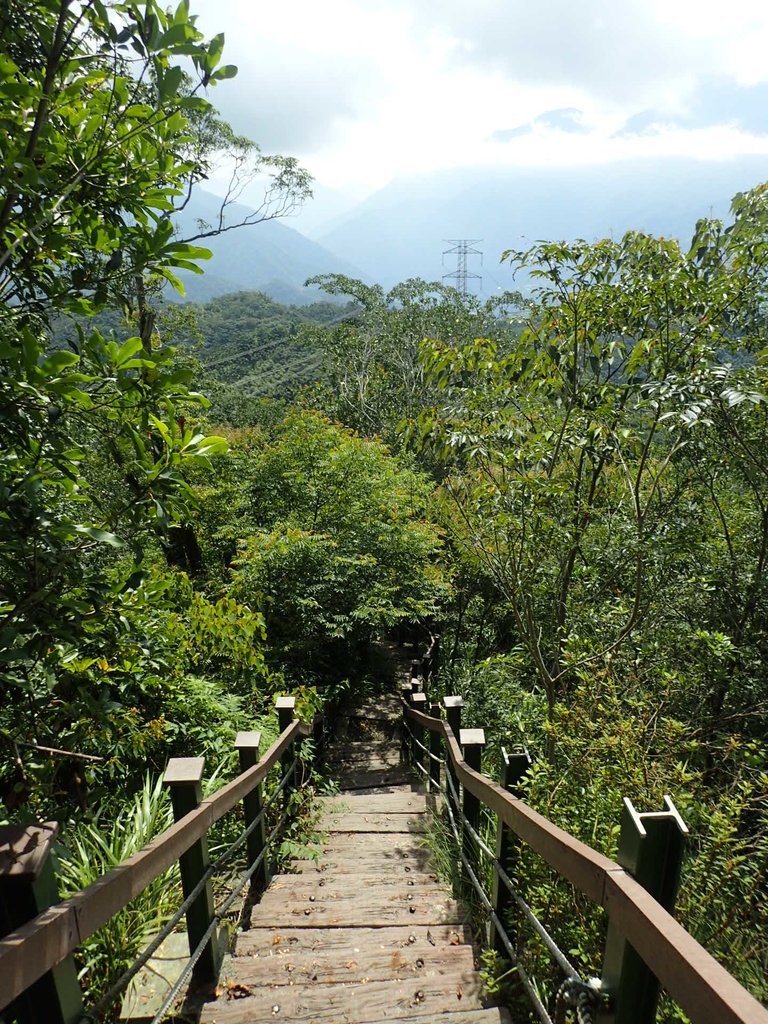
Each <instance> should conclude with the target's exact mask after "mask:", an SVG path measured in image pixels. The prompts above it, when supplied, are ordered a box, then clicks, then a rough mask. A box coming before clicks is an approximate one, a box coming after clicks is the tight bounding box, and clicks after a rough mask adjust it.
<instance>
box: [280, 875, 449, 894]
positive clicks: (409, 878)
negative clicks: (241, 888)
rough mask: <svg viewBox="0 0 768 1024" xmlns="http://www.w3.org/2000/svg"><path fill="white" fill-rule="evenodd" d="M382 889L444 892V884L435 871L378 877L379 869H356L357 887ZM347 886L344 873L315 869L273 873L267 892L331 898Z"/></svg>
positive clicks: (348, 883) (347, 877)
mask: <svg viewBox="0 0 768 1024" xmlns="http://www.w3.org/2000/svg"><path fill="white" fill-rule="evenodd" d="M377 886H378V887H380V888H385V889H387V890H389V891H394V890H395V889H397V890H399V891H401V892H404V893H408V892H410V891H411V889H412V888H417V889H420V890H424V889H427V888H432V889H436V890H438V891H440V892H445V887H444V886H443V885H442V883H441V882H440V881H439V879H438V877H437V875H436V874H435V873H431V874H430V873H428V872H426V871H412V872H410V873H408V874H406V873H404V872H403V873H401V875H400V876H399V877H398V878H395V879H392V878H386V879H383V878H382V877H381V874H380V872H378V871H377V872H357V883H356V885H355V888H357V889H361V890H362V889H372V888H375V887H377ZM349 888H350V880H349V876H348V875H346V874H338V875H336V874H333V873H331V872H318V873H316V874H314V875H311V874H302V875H273V876H272V878H271V880H270V883H269V889H268V890H267V891H268V892H276V893H283V894H285V893H292V894H293V895H294V896H297V897H298V896H300V895H305V896H306V897H309V896H315V897H323V898H326V897H327V898H328V899H332V898H333V894H334V893H335V892H338V890H339V889H342V890H348V889H349Z"/></svg>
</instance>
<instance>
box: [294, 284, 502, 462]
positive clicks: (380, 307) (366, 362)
mask: <svg viewBox="0 0 768 1024" xmlns="http://www.w3.org/2000/svg"><path fill="white" fill-rule="evenodd" d="M307 284H316V285H319V286H320V287H321V288H322V289H323V290H324V291H326V292H328V294H330V295H343V296H346V297H348V298H349V299H351V300H352V302H354V303H355V304H356V307H357V312H356V313H355V314H353V313H351V311H348V315H347V316H345V318H344V319H343V320H342V321H341V322H340V323H339V324H337V325H336V326H334V327H332V328H324V329H323V328H305V329H304V330H303V331H302V332H301V334H300V338H301V340H302V341H303V342H304V343H305V344H313V345H315V346H317V347H319V348H320V349H321V350H322V352H323V356H324V362H325V370H326V375H327V384H326V389H325V391H323V390H322V389H321V391H320V395H319V398H320V401H321V404H322V405H323V406H324V407H325V408H326V409H327V410H328V411H329V412H330V413H331V414H332V415H334V416H338V417H339V418H341V419H342V420H343V421H344V422H345V423H347V424H348V425H349V426H351V427H353V428H354V429H355V430H359V431H361V432H362V433H364V434H366V435H368V436H373V435H377V436H379V437H382V438H383V439H384V440H385V441H386V442H387V443H388V444H390V445H392V446H393V447H401V446H402V443H403V440H402V435H401V432H400V429H399V428H400V425H401V424H402V422H403V420H412V419H413V418H415V417H416V416H418V414H419V413H420V411H421V409H422V408H423V406H424V405H425V404H426V403H427V402H428V401H429V400H430V399H429V397H428V396H429V395H430V394H431V391H430V388H429V387H428V384H427V381H426V379H425V375H424V367H423V364H422V362H421V360H420V359H419V358H418V354H419V346H420V345H421V343H422V341H423V340H424V339H425V338H435V339H440V340H441V341H443V342H445V343H447V344H454V343H458V342H459V341H460V340H461V339H465V338H469V337H486V336H490V337H494V338H496V339H499V340H501V339H506V340H507V341H508V340H509V338H510V337H512V336H514V333H515V332H514V329H513V324H512V323H511V314H512V313H513V312H514V311H516V310H517V309H518V308H519V306H520V304H521V301H522V300H521V299H520V296H519V295H513V294H506V295H504V296H502V297H501V298H499V299H492V300H490V301H489V302H486V303H481V302H480V301H479V300H478V299H476V298H475V297H474V296H462V295H461V294H460V293H459V292H458V291H456V289H455V288H449V287H447V286H445V285H443V284H440V283H427V282H426V281H422V280H420V279H419V278H413V279H411V280H408V281H404V282H403V283H402V284H399V285H397V286H396V287H394V288H392V289H391V290H390V291H389V292H386V293H385V292H384V290H383V289H382V288H381V287H379V286H378V285H374V286H368V285H365V284H363V282H361V281H356V280H353V279H351V278H348V277H344V276H343V275H341V274H322V275H320V276H318V277H313V278H310V279H309V281H307ZM315 397H318V396H315Z"/></svg>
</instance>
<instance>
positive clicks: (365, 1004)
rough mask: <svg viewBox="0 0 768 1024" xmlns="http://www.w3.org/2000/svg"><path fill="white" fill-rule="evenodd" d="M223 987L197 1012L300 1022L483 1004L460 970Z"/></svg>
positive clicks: (409, 1016)
mask: <svg viewBox="0 0 768 1024" xmlns="http://www.w3.org/2000/svg"><path fill="white" fill-rule="evenodd" d="M235 983H236V982H235ZM236 984H237V983H236ZM222 989H223V993H222V994H223V995H224V999H219V1000H218V1001H217V1002H216V1003H211V1004H207V1005H205V1006H204V1007H203V1008H202V1012H201V1014H200V1021H201V1022H208V1024H237V1022H245V1021H250V1022H257V1021H267V1020H279V1021H301V1022H302V1024H326V1022H328V1024H339V1022H341V1021H354V1024H368V1022H372V1021H390V1020H418V1019H419V1018H421V1017H425V1016H427V1017H428V1016H433V1017H434V1016H436V1015H438V1014H444V1013H448V1014H452V1013H454V1012H465V1011H467V1010H479V1009H483V1005H482V1000H481V996H480V992H479V986H478V985H477V983H476V982H471V983H469V984H468V987H467V989H466V990H465V988H464V983H463V981H462V976H459V980H458V981H455V980H454V979H453V978H450V977H448V976H446V977H439V976H435V977H432V978H409V979H407V980H400V979H398V980H396V981H369V982H365V981H363V982H360V983H359V984H350V985H341V984H337V985H333V984H330V985H323V984H320V983H314V984H309V985H295V986H292V985H280V986H276V987H274V988H272V987H254V988H253V990H252V991H251V992H249V994H248V995H245V990H247V986H243V991H238V993H237V997H236V998H231V999H226V987H225V986H222ZM231 991H232V992H233V993H234V992H235V991H237V990H236V989H234V988H233V989H231ZM470 1019H471V1018H470ZM481 1019H482V1018H481ZM491 1019H493V1018H491ZM496 1019H498V1016H497V1018H496ZM448 1024H456V1021H455V1020H453V1018H452V1017H451V1018H449V1022H448Z"/></svg>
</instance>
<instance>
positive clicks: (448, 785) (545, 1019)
mask: <svg viewBox="0 0 768 1024" xmlns="http://www.w3.org/2000/svg"><path fill="white" fill-rule="evenodd" d="M403 724H404V727H405V730H406V732H407V734H408V737H409V740H410V742H411V744H412V749H413V747H415V748H418V749H420V750H421V751H423V753H425V754H427V755H428V756H429V757H430V758H432V759H433V760H437V761H439V762H440V763H441V764H446V760H445V759H444V758H438V757H436V756H435V755H434V754H433V753H432V752H431V751H430V750H429V748H428V747H427V746H426V745H425V744H424V743H422V742H421V741H420V740H419V739H418V737H417V736H416V735H415V734H414V731H413V730H412V729H411V727H410V725H409V723H408V720H407V719H404V721H403ZM411 760H412V764H413V765H414V767H416V768H417V769H418V770H419V772H420V773H421V774H422V775H423V776H424V777H425V778H429V772H428V771H427V769H426V768H424V766H423V765H422V764H420V763H419V760H418V759H416V758H412V759H411ZM444 777H445V782H441V784H440V789H441V792H442V794H443V797H444V802H445V807H446V811H447V814H448V820H449V822H450V826H451V831H452V833H453V837H454V840H455V842H456V846H457V850H458V853H459V857H460V859H461V863H462V865H463V867H464V871H465V872H466V875H467V877H468V879H469V881H470V882H471V884H472V887H473V889H474V890H475V892H476V894H477V897H478V899H479V900H480V903H481V905H482V907H483V909H484V910H485V912H486V914H487V915H488V917H489V920H490V922H491V924H492V925H493V927H494V929H495V930H496V932H497V934H498V935H499V938H500V940H501V943H502V945H503V946H504V949H505V950H506V951H507V954H508V956H509V958H510V960H511V961H512V963H513V964H514V966H515V971H516V973H517V976H518V977H519V979H520V982H521V984H522V986H523V988H524V990H525V992H526V994H527V996H528V998H529V999H530V1001H531V1004H532V1007H533V1009H534V1011H535V1013H536V1015H537V1017H538V1018H539V1020H541V1021H542V1024H555V1022H554V1021H553V1018H552V1016H551V1015H550V1014H549V1012H548V1010H547V1008H546V1007H545V1005H544V1004H543V1002H542V1000H541V997H540V996H539V994H538V992H537V991H536V988H535V986H534V984H533V982H532V980H531V978H530V977H529V975H528V973H527V972H526V970H525V968H524V967H523V966H522V964H521V963H520V962H519V957H518V954H517V951H516V950H515V948H514V946H513V945H512V942H511V941H510V939H509V936H508V934H507V931H506V928H505V926H504V923H503V922H502V921H501V919H500V918H499V916H498V914H497V913H496V911H495V910H494V907H493V904H492V903H491V901H490V899H489V898H488V896H487V894H486V892H485V890H484V889H483V886H482V883H481V882H480V880H479V878H478V876H477V874H476V872H475V870H474V869H473V867H472V865H471V864H470V863H469V860H468V858H467V856H466V854H465V852H464V848H463V841H462V834H461V831H460V829H459V826H458V824H457V822H456V818H455V815H454V807H455V808H456V809H457V810H458V812H459V815H460V818H461V827H462V828H463V829H466V831H467V834H469V835H470V836H471V838H472V840H473V841H474V843H475V844H476V846H477V848H478V850H479V851H480V852H481V853H482V854H483V856H484V857H485V858H486V860H487V861H488V863H490V864H491V866H492V867H493V869H494V870H495V871H496V872H497V874H498V877H499V879H500V881H501V882H502V884H503V885H504V886H505V887H506V889H507V891H508V892H509V894H510V896H511V897H512V899H513V900H514V901H515V903H516V904H517V906H518V907H519V908H520V910H521V912H522V914H523V916H524V918H525V919H526V921H527V922H528V924H529V925H530V927H531V929H532V930H533V931H534V933H535V934H536V935H538V937H539V938H540V939H541V941H542V942H543V944H544V946H545V947H546V948H547V950H548V951H549V953H550V955H551V956H552V958H553V959H554V961H555V962H556V963H557V965H558V966H559V967H560V969H561V970H562V972H563V973H564V974H565V976H566V982H565V983H564V985H571V986H574V987H575V991H576V993H577V994H578V995H582V996H583V995H584V994H585V993H591V991H592V990H591V989H590V987H589V985H588V984H587V983H586V982H585V981H584V980H583V979H582V978H581V976H580V975H579V973H578V971H577V970H576V968H575V967H574V966H573V964H572V963H571V962H570V961H569V959H568V957H567V956H566V955H565V953H564V952H563V951H562V950H561V949H560V947H559V946H558V945H557V943H556V942H555V940H554V939H553V938H552V936H551V935H550V933H549V932H548V931H547V929H546V928H545V927H544V925H543V924H542V923H541V921H540V920H539V919H538V918H537V917H536V915H535V913H534V912H533V910H532V909H531V907H530V906H529V905H528V903H526V901H525V900H524V899H523V897H522V896H521V895H520V893H519V891H518V889H517V887H516V886H515V884H514V883H513V881H512V879H511V878H510V877H509V875H508V874H507V872H506V871H505V870H504V868H503V866H502V865H501V863H500V862H499V860H498V858H497V857H496V855H495V853H494V852H493V851H492V850H491V849H490V847H489V846H488V844H487V843H486V842H485V840H484V839H483V838H482V836H481V835H480V834H479V833H478V831H477V830H476V829H475V828H474V827H473V825H472V823H471V822H470V821H469V819H468V818H467V816H466V814H464V811H463V810H462V805H461V799H460V797H459V794H458V792H457V790H456V786H455V784H454V780H453V777H452V774H451V772H445V773H444ZM449 794H450V795H449ZM451 798H452V799H451ZM452 800H453V803H452ZM561 990H563V991H564V986H561ZM564 994H565V995H567V994H568V993H564ZM556 1005H557V1007H558V1010H561V1009H562V1008H563V1006H564V1005H565V1004H564V1002H563V998H562V997H561V995H560V990H559V991H558V1000H556ZM567 1005H570V1004H567ZM558 1016H560V1014H559V1013H558ZM582 1016H583V1019H584V1020H588V1019H589V1012H588V1009H587V1012H586V1013H585V1014H583V1015H580V1019H582Z"/></svg>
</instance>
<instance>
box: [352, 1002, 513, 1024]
mask: <svg viewBox="0 0 768 1024" xmlns="http://www.w3.org/2000/svg"><path fill="white" fill-rule="evenodd" d="M411 1020H414V1021H417V1022H418V1024H512V1018H511V1017H510V1016H509V1012H508V1011H507V1010H505V1009H504V1008H503V1007H500V1006H490V1007H488V1009H487V1010H466V1011H463V1010H462V1011H459V1013H454V1012H451V1013H450V1014H448V1015H446V1014H444V1013H441V1014H438V1016H435V1015H434V1014H431V1013H428V1014H427V1015H426V1016H422V1014H419V1015H418V1016H417V1015H415V1014H414V1016H413V1017H411ZM366 1024H385V1022H384V1021H383V1020H374V1021H366Z"/></svg>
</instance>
